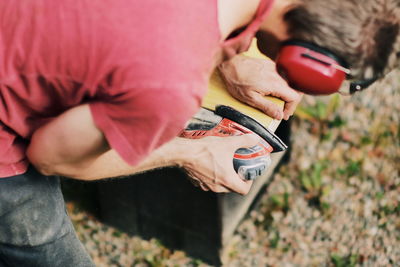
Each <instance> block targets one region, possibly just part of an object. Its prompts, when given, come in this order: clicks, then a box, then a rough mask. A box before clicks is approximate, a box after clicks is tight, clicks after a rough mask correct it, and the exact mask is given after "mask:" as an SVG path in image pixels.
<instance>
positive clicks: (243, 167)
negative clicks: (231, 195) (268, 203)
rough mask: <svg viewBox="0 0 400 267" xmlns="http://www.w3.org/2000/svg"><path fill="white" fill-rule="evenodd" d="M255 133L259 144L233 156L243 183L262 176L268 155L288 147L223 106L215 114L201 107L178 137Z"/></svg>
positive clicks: (257, 124)
mask: <svg viewBox="0 0 400 267" xmlns="http://www.w3.org/2000/svg"><path fill="white" fill-rule="evenodd" d="M247 133H254V134H257V135H258V136H259V137H261V139H260V142H259V143H258V144H257V145H256V146H254V147H250V148H239V149H238V150H236V152H235V154H234V157H233V167H234V169H235V171H236V172H237V173H238V174H239V176H240V177H241V178H242V179H244V180H255V179H257V178H258V177H260V176H262V175H263V174H264V173H265V172H266V170H267V169H268V167H269V165H270V164H271V158H270V153H272V152H279V151H284V150H286V149H287V145H286V144H285V143H284V142H283V141H282V140H281V139H279V137H278V136H276V135H275V134H274V133H273V132H270V131H269V130H268V129H266V128H265V127H264V126H262V125H261V124H259V123H258V122H257V121H255V120H254V119H252V118H250V117H249V116H246V115H244V114H243V113H241V112H239V111H237V110H235V109H233V108H231V107H228V106H224V105H220V106H217V107H216V109H215V112H214V111H211V110H208V109H205V108H201V109H200V110H199V112H197V113H196V114H195V115H194V116H193V118H192V119H191V120H190V121H189V123H188V125H187V127H186V128H185V129H184V130H183V131H182V132H181V134H180V136H181V137H185V138H190V139H199V138H203V137H206V136H220V137H224V136H239V135H243V134H247Z"/></svg>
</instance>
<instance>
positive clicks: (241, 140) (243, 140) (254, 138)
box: [232, 133, 260, 148]
mask: <svg viewBox="0 0 400 267" xmlns="http://www.w3.org/2000/svg"><path fill="white" fill-rule="evenodd" d="M232 141H233V142H234V143H235V145H236V147H237V148H247V147H253V146H255V145H257V144H258V142H260V137H259V136H258V135H256V134H254V133H249V134H243V135H240V136H232Z"/></svg>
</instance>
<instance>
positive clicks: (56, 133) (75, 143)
mask: <svg viewBox="0 0 400 267" xmlns="http://www.w3.org/2000/svg"><path fill="white" fill-rule="evenodd" d="M257 142H258V138H255V137H254V136H251V135H244V136H240V137H227V138H219V137H207V138H204V139H200V140H188V139H183V138H175V139H174V140H172V141H171V142H169V143H166V144H164V145H163V146H161V147H160V148H158V149H157V150H155V151H153V153H151V154H150V155H149V156H148V157H147V158H146V159H144V160H143V161H142V162H141V163H139V164H138V165H136V166H130V165H128V164H126V163H125V162H124V161H123V160H122V159H121V158H120V156H119V155H118V154H117V153H116V151H115V150H112V149H110V147H109V146H108V143H107V141H106V139H105V137H104V135H103V134H102V132H101V131H100V130H99V129H98V128H97V127H96V125H95V124H94V122H93V119H92V116H91V112H90V109H89V106H88V105H82V106H78V107H75V108H72V109H70V110H68V111H66V112H65V113H63V114H62V115H60V116H59V117H57V118H56V119H55V120H53V121H52V122H50V123H48V124H46V125H45V126H43V127H42V128H40V129H38V130H37V131H36V132H35V133H34V134H33V136H32V139H31V143H30V146H29V147H28V152H27V155H28V158H29V160H30V161H31V163H32V164H33V165H34V166H35V167H36V168H37V169H38V170H39V171H40V172H42V173H43V174H46V175H62V176H68V177H72V178H76V179H82V180H95V179H102V178H109V177H116V176H125V175H130V174H133V173H137V172H142V171H145V170H149V169H154V168H159V167H164V166H174V165H175V166H181V167H184V168H185V169H186V170H187V171H188V173H189V174H190V175H191V176H192V178H193V179H195V180H197V181H198V182H199V183H200V184H201V185H202V188H205V189H209V190H212V191H215V192H227V191H235V192H238V193H240V194H246V193H247V192H248V191H249V189H250V186H251V183H250V182H246V181H243V180H242V179H240V178H239V176H238V175H237V174H236V172H235V171H234V169H233V164H232V159H233V154H234V152H235V151H236V149H238V148H240V147H251V146H253V145H255V144H256V143H257Z"/></svg>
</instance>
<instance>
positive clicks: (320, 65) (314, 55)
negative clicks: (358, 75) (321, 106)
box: [276, 40, 350, 95]
mask: <svg viewBox="0 0 400 267" xmlns="http://www.w3.org/2000/svg"><path fill="white" fill-rule="evenodd" d="M276 66H277V70H278V72H279V73H280V74H281V75H282V77H284V78H285V79H286V80H287V81H288V83H289V85H290V86H291V87H293V88H295V89H297V90H299V91H302V92H304V93H306V94H312V95H326V94H332V93H335V92H337V91H338V90H339V89H340V86H341V84H342V82H343V81H344V80H345V79H346V75H347V74H349V73H350V70H349V69H348V68H347V64H346V62H345V61H343V60H342V59H340V58H339V57H337V56H336V55H335V54H333V53H332V52H330V51H328V50H327V49H324V48H322V47H319V46H317V45H314V44H311V43H308V42H303V41H297V40H291V41H287V42H285V43H283V45H282V47H281V49H280V51H279V55H278V58H277V60H276Z"/></svg>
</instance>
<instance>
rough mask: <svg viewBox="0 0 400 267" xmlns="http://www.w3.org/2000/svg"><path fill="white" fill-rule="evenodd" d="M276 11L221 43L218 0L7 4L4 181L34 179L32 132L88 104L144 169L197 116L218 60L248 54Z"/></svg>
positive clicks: (2, 33)
mask: <svg viewBox="0 0 400 267" xmlns="http://www.w3.org/2000/svg"><path fill="white" fill-rule="evenodd" d="M269 3H270V1H268V0H262V3H261V4H260V9H259V12H258V15H257V18H256V19H255V20H254V22H253V23H252V24H251V25H250V26H249V27H248V28H247V29H246V30H245V31H244V32H243V33H242V34H241V35H239V36H238V37H236V38H234V39H231V40H228V41H226V42H221V41H220V33H219V30H218V21H217V1H216V0H204V1H189V0H175V1H163V0H146V1H139V0H97V1H93V0H77V1H68V0H57V1H54V0H25V1H15V0H4V1H1V2H0V18H1V20H0V90H1V91H0V100H1V101H0V148H1V149H0V177H7V176H12V175H16V174H21V173H23V172H25V171H26V169H27V166H28V162H27V160H26V157H25V149H26V146H27V144H28V142H29V139H30V137H31V135H32V133H33V132H34V131H35V130H36V129H37V128H38V127H40V126H42V125H43V124H44V123H46V122H49V121H51V120H52V119H53V118H55V117H57V116H58V115H60V114H61V113H62V112H64V111H66V110H68V109H69V108H71V107H74V106H77V105H80V104H82V103H89V104H90V109H91V112H92V115H93V118H94V121H95V124H96V125H97V126H98V127H99V129H100V130H101V131H102V132H103V133H104V134H105V136H106V139H107V141H108V142H109V144H110V145H111V147H112V148H114V149H115V150H116V151H117V152H118V153H119V154H120V155H121V157H122V158H123V159H124V160H125V161H126V162H128V163H129V164H132V165H133V164H136V163H138V162H139V161H140V160H142V159H143V158H144V157H146V156H147V155H148V154H149V153H150V151H152V150H153V149H155V148H157V147H158V146H160V145H161V144H163V143H165V142H167V141H168V140H170V139H172V138H173V137H174V136H176V135H177V134H178V132H179V131H180V130H181V129H182V127H183V126H184V124H185V122H186V121H187V120H188V119H189V118H190V117H191V116H192V115H193V114H194V113H195V112H196V111H197V109H198V108H199V106H200V103H201V98H202V96H203V95H204V93H205V91H206V88H207V83H208V78H209V75H210V73H211V71H212V69H213V67H214V66H215V59H216V58H217V55H218V54H221V53H225V54H226V55H227V56H232V55H234V54H235V53H237V52H241V51H242V50H243V49H244V48H246V46H247V47H248V44H249V40H250V39H251V38H252V37H253V36H254V33H255V31H256V30H257V28H258V26H259V23H260V21H259V19H260V18H261V17H262V16H263V15H264V14H266V10H267V9H268V8H267V6H269ZM257 25H258V26H257ZM235 51H236V52H235Z"/></svg>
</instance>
